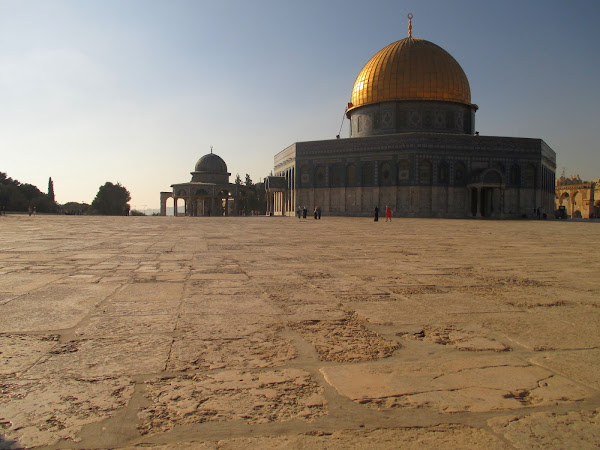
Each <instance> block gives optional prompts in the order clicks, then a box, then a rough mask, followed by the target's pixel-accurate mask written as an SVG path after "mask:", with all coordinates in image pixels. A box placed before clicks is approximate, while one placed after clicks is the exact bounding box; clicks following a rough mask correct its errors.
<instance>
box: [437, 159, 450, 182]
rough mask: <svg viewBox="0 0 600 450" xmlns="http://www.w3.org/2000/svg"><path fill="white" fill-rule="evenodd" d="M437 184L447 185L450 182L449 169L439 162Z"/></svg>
mask: <svg viewBox="0 0 600 450" xmlns="http://www.w3.org/2000/svg"><path fill="white" fill-rule="evenodd" d="M438 182H439V183H440V184H448V183H449V182H450V168H449V166H448V163H447V162H441V163H440V166H439V168H438Z"/></svg>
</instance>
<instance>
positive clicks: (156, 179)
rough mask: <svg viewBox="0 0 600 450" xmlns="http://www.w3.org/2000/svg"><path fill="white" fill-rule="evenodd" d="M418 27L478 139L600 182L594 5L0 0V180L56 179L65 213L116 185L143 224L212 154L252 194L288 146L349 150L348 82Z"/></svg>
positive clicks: (578, 0)
mask: <svg viewBox="0 0 600 450" xmlns="http://www.w3.org/2000/svg"><path fill="white" fill-rule="evenodd" d="M408 13H412V14H413V16H414V17H413V20H412V25H413V36H414V37H419V38H423V39H426V40H428V41H431V42H434V43H435V44H437V45H439V46H441V47H442V48H444V49H445V50H446V51H448V52H449V53H450V54H451V55H452V56H454V58H455V59H456V60H457V61H458V62H459V64H460V65H461V66H462V68H463V70H464V71H465V73H466V75H467V77H468V79H469V83H470V86H471V100H472V101H473V102H474V103H476V104H477V105H478V106H479V110H478V111H477V113H476V129H477V130H478V131H479V132H480V134H481V135H492V136H514V137H532V138H541V139H543V140H544V141H545V142H546V143H547V144H548V145H550V147H552V148H553V149H554V151H555V152H556V153H557V176H559V175H560V174H561V173H562V171H563V170H564V171H565V173H566V174H567V175H570V174H579V175H580V176H581V178H583V179H585V180H595V179H599V178H600V151H599V145H600V144H599V143H600V82H599V81H600V58H599V57H598V55H599V50H598V48H599V45H600V27H599V26H598V24H597V20H598V17H600V1H597V0H585V1H582V0H570V1H567V0H564V1H558V0H502V1H481V0H453V1H448V0H407V1H402V0H371V1H369V2H364V1H356V0H343V1H342V0H339V1H338V0H303V1H291V0H289V1H288V0H239V1H234V0H214V1H213V0H195V1H188V0H169V1H167V0H163V1H155V0H85V1H83V0H27V1H22V0H0V171H2V172H6V173H7V174H8V176H10V177H12V178H14V179H18V180H19V181H21V182H22V183H31V184H33V185H36V186H37V187H38V188H39V189H40V190H41V191H43V192H46V191H47V186H48V178H49V177H52V179H53V181H54V191H55V195H56V200H57V201H58V202H59V203H66V202H68V201H76V202H86V203H91V201H92V200H93V199H94V197H95V195H96V193H97V192H98V188H99V187H100V186H102V185H103V184H104V183H106V182H107V181H110V182H112V183H117V182H119V183H121V184H122V185H123V186H125V187H126V188H127V189H128V190H129V192H130V193H131V197H132V200H131V202H130V203H131V205H132V207H133V208H135V209H138V210H142V209H157V208H159V203H160V196H159V193H160V192H161V191H169V190H170V189H171V188H170V186H171V184H174V183H180V182H187V181H189V180H190V178H191V175H190V172H191V171H193V170H194V166H195V164H196V161H197V160H198V159H199V158H200V157H202V156H203V155H205V154H207V153H209V152H210V147H211V146H213V151H214V153H216V154H218V155H219V156H221V157H222V158H223V159H224V160H225V162H226V163H227V166H228V170H229V172H231V174H232V175H231V179H230V181H232V182H233V180H234V178H235V175H236V174H238V173H239V174H240V176H241V177H242V179H244V178H245V175H246V174H249V175H250V177H251V178H252V180H253V181H255V182H257V181H260V180H261V179H262V178H264V177H265V176H267V175H269V173H270V171H271V170H272V168H273V157H274V155H275V154H276V153H277V152H279V151H281V150H283V149H284V148H286V147H287V146H289V145H291V144H293V143H294V142H298V141H309V140H319V139H334V138H335V136H336V135H337V134H338V133H339V132H340V126H341V129H342V132H341V136H342V137H348V135H349V130H348V121H347V119H345V120H343V117H344V110H345V108H346V105H347V103H348V102H349V101H350V94H351V91H352V87H353V85H354V80H355V78H356V76H357V75H358V73H359V72H360V70H361V69H362V67H363V66H364V65H365V64H366V62H367V61H368V60H369V59H370V58H371V57H372V56H373V55H374V54H375V53H376V52H378V51H379V50H380V49H382V48H383V47H385V46H387V45H388V44H390V43H392V42H395V41H397V40H400V39H403V38H405V37H406V36H407V19H406V16H407V14H408Z"/></svg>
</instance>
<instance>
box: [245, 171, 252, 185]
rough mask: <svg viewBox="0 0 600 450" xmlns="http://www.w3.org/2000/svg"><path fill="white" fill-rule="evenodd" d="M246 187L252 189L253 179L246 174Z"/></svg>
mask: <svg viewBox="0 0 600 450" xmlns="http://www.w3.org/2000/svg"><path fill="white" fill-rule="evenodd" d="M245 184H246V186H247V187H252V178H250V175H248V174H246V183H245Z"/></svg>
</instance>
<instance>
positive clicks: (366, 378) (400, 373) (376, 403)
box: [320, 353, 593, 413]
mask: <svg viewBox="0 0 600 450" xmlns="http://www.w3.org/2000/svg"><path fill="white" fill-rule="evenodd" d="M320 370H321V373H322V374H323V375H324V377H325V379H326V381H327V382H328V383H329V384H331V385H332V386H333V387H334V388H335V389H336V390H337V391H338V393H339V394H340V395H344V396H346V397H348V398H350V399H352V400H354V401H355V402H358V403H361V404H364V405H366V406H369V407H373V408H394V407H410V408H422V407H429V408H434V409H436V410H438V411H440V412H444V413H454V412H464V411H471V412H486V411H494V410H502V409H516V408H523V407H526V406H531V405H535V406H542V405H553V404H556V403H557V402H571V401H580V400H583V399H586V398H589V397H591V396H592V395H593V393H592V391H591V390H590V389H587V388H585V387H582V386H580V385H579V384H577V383H574V382H572V381H570V380H568V379H566V378H564V377H561V376H558V375H554V374H553V373H552V372H550V371H549V370H546V369H544V368H542V367H539V366H534V365H530V364H528V363H524V362H523V361H521V360H519V359H517V358H514V357H511V356H509V355H505V354H498V355H489V356H488V355H485V354H479V353H477V354H469V356H468V357H466V358H461V357H460V356H459V355H455V354H446V355H443V354H439V355H436V358H434V359H427V360H423V359H419V360H415V361H411V362H398V361H387V360H386V361H379V362H374V363H361V364H354V365H352V366H332V367H324V368H321V369H320Z"/></svg>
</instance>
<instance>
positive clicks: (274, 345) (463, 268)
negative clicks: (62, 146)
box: [0, 215, 600, 449]
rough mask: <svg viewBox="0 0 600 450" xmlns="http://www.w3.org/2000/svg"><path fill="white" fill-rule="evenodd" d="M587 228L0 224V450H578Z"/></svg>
mask: <svg viewBox="0 0 600 450" xmlns="http://www.w3.org/2000/svg"><path fill="white" fill-rule="evenodd" d="M599 242H600V226H599V224H598V223H595V222H592V221H586V222H583V221H581V222H577V221H553V220H547V221H545V220H522V221H488V220H472V219H471V220H469V219H466V220H450V219H417V218H411V219H396V218H394V219H393V221H392V222H391V223H386V222H385V221H384V220H383V219H381V220H380V221H379V222H373V220H372V219H369V218H349V217H327V216H325V217H323V219H321V220H314V219H312V218H311V219H306V220H298V219H296V218H292V217H204V218H196V217H184V218H173V217H88V216H41V215H38V216H36V217H29V216H26V215H22V216H20V215H12V216H8V217H1V218H0V249H1V252H0V436H1V438H0V448H23V447H41V448H86V449H90V448H130V449H131V448H152V449H159V448H160V449H181V448H184V449H186V448H187V449H193V448H194V449H195V448H203V449H204V448H205V449H216V448H219V449H231V448H250V447H252V448H400V447H401V448H441V447H456V448H486V449H497V448H532V447H539V448H542V447H543V448H597V446H598V445H599V443H600V392H599V390H600V379H599V377H598V373H599V372H600V282H599V280H598V273H600V258H599V257H598V255H599V254H600V244H599Z"/></svg>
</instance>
